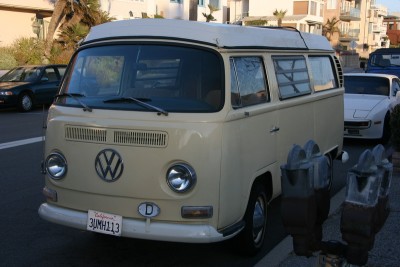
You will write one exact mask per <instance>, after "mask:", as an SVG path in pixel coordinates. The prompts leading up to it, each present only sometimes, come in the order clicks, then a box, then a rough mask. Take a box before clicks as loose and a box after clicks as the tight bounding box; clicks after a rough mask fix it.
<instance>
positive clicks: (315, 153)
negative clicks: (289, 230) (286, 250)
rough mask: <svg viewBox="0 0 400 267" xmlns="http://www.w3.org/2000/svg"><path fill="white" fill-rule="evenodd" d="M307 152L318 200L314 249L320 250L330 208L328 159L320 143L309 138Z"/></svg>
mask: <svg viewBox="0 0 400 267" xmlns="http://www.w3.org/2000/svg"><path fill="white" fill-rule="evenodd" d="M304 150H305V152H306V158H307V160H308V161H310V162H311V163H312V165H313V169H314V170H313V173H314V177H313V181H314V182H313V183H314V194H315V200H316V208H317V217H316V223H315V227H314V238H315V241H314V245H315V247H314V249H313V250H315V251H316V250H319V249H320V244H321V241H322V224H323V223H324V221H325V220H326V219H327V218H328V215H329V209H330V201H331V198H330V190H329V177H328V172H329V170H328V166H329V163H328V159H327V158H326V157H325V156H324V155H322V154H321V152H320V149H319V147H318V145H317V144H316V143H315V142H314V141H313V140H309V141H308V142H307V143H306V144H305V145H304Z"/></svg>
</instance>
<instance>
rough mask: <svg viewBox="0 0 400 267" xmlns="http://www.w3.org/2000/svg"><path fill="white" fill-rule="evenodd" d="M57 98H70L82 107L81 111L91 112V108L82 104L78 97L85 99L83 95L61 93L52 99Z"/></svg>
mask: <svg viewBox="0 0 400 267" xmlns="http://www.w3.org/2000/svg"><path fill="white" fill-rule="evenodd" d="M59 97H71V98H72V99H74V100H75V101H76V102H78V103H79V105H81V106H82V107H83V111H89V112H92V108H91V107H89V106H88V105H86V104H85V103H83V102H82V101H81V100H80V99H79V98H78V97H85V95H83V94H77V93H62V94H59V95H55V96H54V98H59Z"/></svg>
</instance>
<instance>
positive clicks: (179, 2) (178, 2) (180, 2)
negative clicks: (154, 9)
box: [169, 0, 183, 4]
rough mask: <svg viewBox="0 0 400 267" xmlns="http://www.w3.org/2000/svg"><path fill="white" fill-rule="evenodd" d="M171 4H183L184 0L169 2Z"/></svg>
mask: <svg viewBox="0 0 400 267" xmlns="http://www.w3.org/2000/svg"><path fill="white" fill-rule="evenodd" d="M169 1H170V2H171V3H177V4H182V1H183V0H169Z"/></svg>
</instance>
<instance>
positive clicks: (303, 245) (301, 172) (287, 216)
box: [281, 145, 317, 256]
mask: <svg viewBox="0 0 400 267" xmlns="http://www.w3.org/2000/svg"><path fill="white" fill-rule="evenodd" d="M281 173H282V177H281V179H282V203H281V215H282V221H283V225H284V227H285V229H286V231H287V232H288V233H289V234H290V235H291V236H292V237H293V250H294V252H295V253H296V254H297V255H300V256H310V255H311V253H312V250H313V249H312V247H313V242H314V239H315V238H314V227H315V223H316V214H317V206H316V200H315V193H314V188H313V187H314V169H313V164H312V163H311V162H310V161H309V160H307V158H306V152H305V151H304V149H303V148H301V147H300V146H299V145H294V146H293V147H292V149H291V150H290V152H289V154H288V159H287V164H284V165H282V166H281Z"/></svg>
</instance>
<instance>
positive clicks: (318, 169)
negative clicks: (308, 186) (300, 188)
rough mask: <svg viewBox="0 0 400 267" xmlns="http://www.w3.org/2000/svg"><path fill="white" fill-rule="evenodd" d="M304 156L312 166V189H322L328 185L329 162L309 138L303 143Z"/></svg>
mask: <svg viewBox="0 0 400 267" xmlns="http://www.w3.org/2000/svg"><path fill="white" fill-rule="evenodd" d="M304 151H305V152H306V158H307V160H309V161H310V162H311V163H312V164H313V167H314V189H316V190H318V189H322V188H326V187H328V186H329V177H328V171H329V162H328V159H327V158H326V157H325V156H324V155H322V154H321V151H320V149H319V146H318V145H317V144H316V143H315V142H314V141H313V140H309V141H308V142H307V143H306V144H305V145H304Z"/></svg>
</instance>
